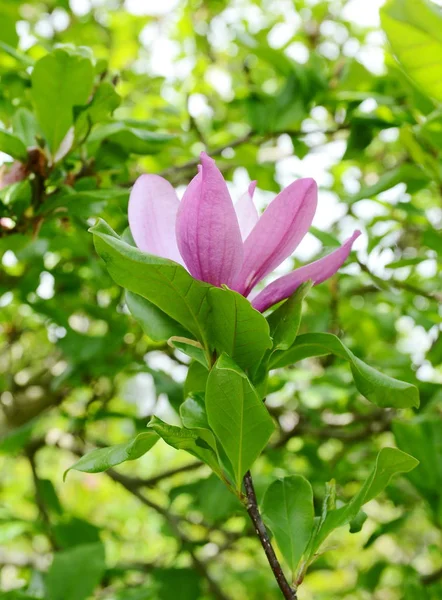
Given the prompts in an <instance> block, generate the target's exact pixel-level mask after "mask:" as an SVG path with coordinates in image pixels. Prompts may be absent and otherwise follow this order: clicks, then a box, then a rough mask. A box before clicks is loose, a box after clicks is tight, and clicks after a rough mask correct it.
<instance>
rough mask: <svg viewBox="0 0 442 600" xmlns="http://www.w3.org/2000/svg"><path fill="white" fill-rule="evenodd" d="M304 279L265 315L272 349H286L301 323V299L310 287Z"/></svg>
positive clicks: (294, 337) (291, 342)
mask: <svg viewBox="0 0 442 600" xmlns="http://www.w3.org/2000/svg"><path fill="white" fill-rule="evenodd" d="M312 285H313V283H312V282H311V281H306V282H305V283H303V284H302V285H300V286H299V288H298V289H297V290H296V292H295V293H294V294H292V295H291V296H290V298H288V300H286V301H285V302H284V303H283V304H281V306H280V307H279V308H277V309H276V310H275V311H273V312H272V314H271V315H270V316H269V317H267V321H268V323H269V325H270V335H271V337H272V338H273V348H274V350H288V349H289V348H290V346H292V344H293V343H294V341H295V339H296V336H297V335H298V331H299V326H300V324H301V314H302V301H303V300H304V298H305V297H306V296H307V294H308V293H309V291H310V290H311V288H312Z"/></svg>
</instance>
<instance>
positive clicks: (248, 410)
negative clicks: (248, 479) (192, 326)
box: [206, 354, 274, 491]
mask: <svg viewBox="0 0 442 600" xmlns="http://www.w3.org/2000/svg"><path fill="white" fill-rule="evenodd" d="M206 411H207V418H208V421H209V425H210V427H211V428H212V430H213V431H214V432H215V435H216V436H217V438H218V440H219V441H220V443H221V446H222V447H223V449H224V450H225V453H226V455H227V457H228V458H229V460H230V462H231V465H232V468H233V472H234V474H235V484H236V489H237V490H238V491H239V490H240V489H241V482H242V477H243V475H244V474H245V473H246V471H248V470H249V469H250V467H251V466H252V465H253V463H254V462H255V460H256V459H257V458H258V456H259V455H260V453H261V451H262V450H263V448H264V447H265V445H266V444H267V442H268V440H269V438H270V436H271V434H272V432H273V430H274V424H273V421H272V419H271V417H270V415H269V413H268V412H267V409H266V408H265V406H264V403H263V402H262V400H261V399H260V398H259V396H258V394H257V392H256V390H255V388H254V387H253V386H252V384H251V383H250V381H249V379H248V378H247V376H246V375H245V373H244V372H243V371H241V369H240V368H239V367H238V366H237V365H236V364H235V363H234V362H233V360H232V359H231V358H229V357H228V356H227V355H225V354H223V355H221V357H220V358H219V359H218V361H217V362H216V364H215V366H214V367H213V369H212V370H211V372H210V373H209V377H208V379H207V389H206Z"/></svg>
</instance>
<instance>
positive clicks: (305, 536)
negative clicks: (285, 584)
mask: <svg viewBox="0 0 442 600" xmlns="http://www.w3.org/2000/svg"><path fill="white" fill-rule="evenodd" d="M263 513H264V519H265V521H266V523H267V524H268V526H269V527H270V529H271V531H272V533H273V535H274V536H275V539H276V543H277V544H278V548H279V549H280V550H281V552H282V554H283V556H284V558H285V560H286V561H287V563H288V564H289V565H290V568H291V570H292V573H293V574H295V573H296V570H297V566H298V563H299V561H300V560H301V557H302V555H303V554H304V551H305V549H306V548H307V544H308V542H309V539H310V537H311V535H312V531H313V524H314V518H315V512H314V506H313V490H312V486H311V485H310V483H309V482H308V481H307V479H305V478H304V477H301V476H300V475H292V476H291V477H284V478H283V479H278V480H276V481H274V482H273V483H271V484H270V486H269V487H268V489H267V491H266V493H265V496H264V500H263Z"/></svg>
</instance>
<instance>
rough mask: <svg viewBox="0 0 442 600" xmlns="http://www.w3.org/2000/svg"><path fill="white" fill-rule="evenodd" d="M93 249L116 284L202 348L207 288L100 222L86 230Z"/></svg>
mask: <svg viewBox="0 0 442 600" xmlns="http://www.w3.org/2000/svg"><path fill="white" fill-rule="evenodd" d="M90 231H91V233H93V235H94V242H95V248H96V249H97V252H98V254H99V255H100V256H101V258H102V259H103V260H104V262H105V263H106V266H107V269H108V271H109V273H110V275H111V277H112V278H113V279H114V281H115V282H116V283H118V284H119V285H121V286H122V287H124V288H126V289H127V290H129V291H130V292H135V293H136V294H139V295H140V296H142V297H143V298H146V299H147V300H149V301H150V302H152V303H153V304H155V306H157V307H158V308H159V309H160V310H162V311H163V312H165V313H166V314H167V315H168V316H169V317H171V318H172V319H174V320H175V321H177V322H178V323H180V324H181V325H182V326H183V327H185V328H186V329H188V330H189V331H190V332H191V333H192V334H193V335H194V336H195V337H196V338H197V339H198V340H199V341H200V342H201V343H202V344H203V345H204V346H205V345H206V344H207V341H206V332H205V326H206V321H207V317H208V314H209V304H208V301H207V293H208V290H209V289H210V286H209V284H207V283H203V282H202V281H197V280H196V279H193V278H192V277H191V276H190V275H189V273H188V272H187V271H186V269H184V267H182V266H181V265H179V264H177V263H175V262H173V261H171V260H168V259H166V258H160V257H158V256H152V255H150V254H146V253H145V252H141V250H138V248H134V247H133V246H130V245H129V244H127V243H126V242H124V241H123V240H122V239H121V238H120V237H119V236H118V235H117V234H116V233H115V232H114V231H113V229H111V228H110V227H109V225H108V224H107V223H105V222H104V221H102V220H101V219H100V220H99V221H98V223H97V224H96V225H95V226H94V227H92V229H90Z"/></svg>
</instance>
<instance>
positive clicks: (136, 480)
mask: <svg viewBox="0 0 442 600" xmlns="http://www.w3.org/2000/svg"><path fill="white" fill-rule="evenodd" d="M205 466H206V465H205V464H204V463H203V462H200V461H198V462H197V461H195V462H192V463H189V464H187V465H183V466H182V467H176V468H175V469H169V470H167V471H163V472H162V473H159V474H158V475H154V476H153V477H149V478H143V477H129V476H127V475H122V474H121V473H118V476H119V477H120V478H121V479H123V478H124V479H125V481H126V482H127V483H128V485H129V486H130V487H149V488H151V487H155V486H156V485H157V484H158V483H160V481H163V480H164V479H169V477H173V476H174V475H179V474H180V473H187V472H188V471H195V470H196V469H200V468H201V467H205Z"/></svg>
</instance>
